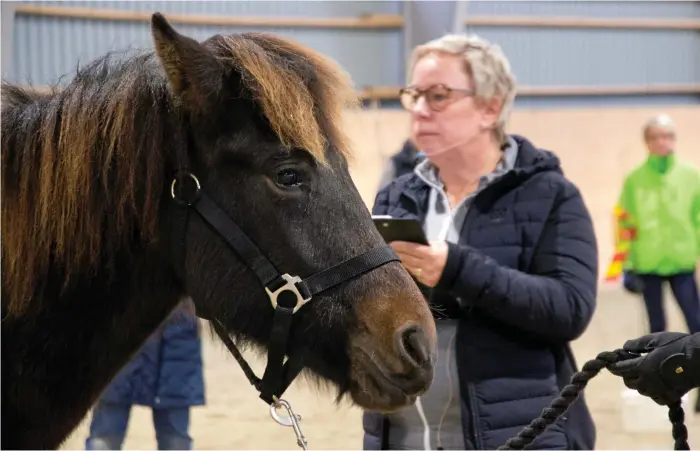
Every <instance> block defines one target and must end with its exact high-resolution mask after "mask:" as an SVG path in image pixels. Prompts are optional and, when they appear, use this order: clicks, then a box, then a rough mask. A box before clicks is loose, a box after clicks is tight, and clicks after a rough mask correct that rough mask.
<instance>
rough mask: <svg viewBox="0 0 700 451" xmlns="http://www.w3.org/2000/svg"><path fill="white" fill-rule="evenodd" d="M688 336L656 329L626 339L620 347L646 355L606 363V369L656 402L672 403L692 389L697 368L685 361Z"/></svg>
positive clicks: (662, 403) (687, 355)
mask: <svg viewBox="0 0 700 451" xmlns="http://www.w3.org/2000/svg"><path fill="white" fill-rule="evenodd" d="M690 337H691V335H689V334H683V333H678V332H657V333H654V334H649V335H645V336H643V337H640V338H637V339H636V340H628V341H627V342H625V345H624V346H623V349H624V350H625V351H627V352H630V353H634V354H642V353H648V354H646V355H643V356H639V357H636V358H633V359H630V360H624V361H621V362H617V363H613V364H610V365H608V367H607V368H608V370H610V372H611V373H613V374H615V375H617V376H620V377H622V378H623V379H624V381H625V385H626V386H627V387H629V388H631V389H634V390H637V391H638V392H639V393H640V394H641V395H644V396H648V397H650V398H651V399H653V400H654V401H655V402H656V403H657V404H660V405H662V406H663V405H670V404H673V403H674V402H678V401H680V399H681V397H683V395H685V394H686V393H687V392H688V391H690V390H691V389H692V388H694V381H697V375H696V374H695V372H697V371H700V368H694V367H693V365H691V364H690V361H689V360H688V358H689V353H688V352H687V351H688V344H689V343H690Z"/></svg>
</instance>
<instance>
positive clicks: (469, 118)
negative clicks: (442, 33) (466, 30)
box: [404, 53, 497, 157]
mask: <svg viewBox="0 0 700 451" xmlns="http://www.w3.org/2000/svg"><path fill="white" fill-rule="evenodd" d="M408 88H409V89H408V92H409V94H404V98H409V99H410V98H411V97H412V98H414V99H415V104H413V105H412V107H410V108H409V111H410V112H411V133H412V137H413V139H414V140H415V142H416V143H417V144H418V147H419V148H420V149H421V150H422V151H423V152H425V153H426V155H427V156H428V157H430V156H431V155H436V154H439V153H442V152H444V151H447V150H451V149H453V148H455V147H457V146H460V145H462V144H466V143H470V142H473V141H474V140H476V139H479V138H480V137H483V135H485V134H486V135H488V134H490V133H491V128H492V127H493V125H494V124H495V121H496V120H497V115H494V112H493V111H488V110H489V109H488V108H484V107H480V106H479V105H477V102H475V100H474V97H473V92H472V88H473V86H472V81H471V80H470V77H469V76H468V75H467V73H466V71H465V70H464V60H463V59H462V58H461V57H459V56H453V55H445V54H440V53H434V54H428V55H426V56H424V57H423V58H421V59H420V60H419V61H418V62H417V63H416V65H415V67H414V69H413V74H412V77H411V83H410V85H409V87H408ZM411 94H412V96H411ZM420 94H423V95H420Z"/></svg>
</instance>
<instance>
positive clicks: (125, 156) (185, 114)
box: [2, 14, 435, 449]
mask: <svg viewBox="0 0 700 451" xmlns="http://www.w3.org/2000/svg"><path fill="white" fill-rule="evenodd" d="M151 28H152V33H153V38H154V42H155V49H156V51H155V53H153V52H149V53H144V54H139V55H137V56H133V57H130V58H125V59H119V58H116V57H115V56H114V55H107V56H105V57H103V58H100V59H99V60H97V61H95V62H93V63H91V64H90V65H88V66H86V67H84V68H82V69H80V70H79V71H78V73H77V75H76V76H75V78H74V79H73V80H72V81H71V83H70V84H69V85H67V86H66V87H64V88H61V89H55V90H54V91H53V92H51V93H36V92H32V91H30V90H25V89H22V88H20V87H17V86H11V85H7V84H5V85H4V86H3V89H2V263H3V268H2V269H3V270H2V446H3V448H33V449H37V448H39V449H41V448H55V447H58V446H60V444H61V443H62V442H63V441H64V439H65V438H66V436H67V435H68V434H69V433H70V432H71V431H72V430H73V429H74V428H75V427H76V426H77V425H78V424H79V422H80V421H81V420H82V419H83V418H84V416H85V415H86V413H87V412H88V411H89V409H90V407H91V406H92V404H93V403H94V401H95V400H96V398H97V396H98V395H99V393H100V392H101V390H103V389H104V387H105V386H106V384H108V382H109V381H110V379H111V378H112V377H113V376H114V375H115V374H116V373H117V372H118V371H119V369H120V368H121V367H122V366H123V365H125V363H126V362H127V361H128V360H129V358H130V356H131V355H132V354H134V352H136V351H137V349H138V348H139V346H140V345H141V344H142V343H143V342H144V340H145V339H146V338H147V337H148V335H149V334H150V333H152V332H153V331H154V330H155V329H156V328H157V327H158V326H159V324H160V323H161V322H162V321H163V320H164V318H166V316H167V315H168V314H169V312H170V311H171V310H172V309H173V307H174V306H175V305H176V304H177V303H178V301H179V300H180V299H182V298H183V297H184V296H191V297H192V299H193V300H194V302H195V305H196V306H197V309H198V311H200V310H201V311H206V312H207V314H208V318H210V319H212V320H213V321H216V322H217V323H220V324H222V325H223V328H225V330H226V333H227V334H230V335H231V336H233V337H234V338H236V339H237V340H240V341H241V342H245V343H249V344H253V345H255V346H257V347H260V348H261V349H265V348H267V347H268V345H269V344H270V337H273V338H274V337H276V335H275V332H274V331H272V330H271V329H272V325H273V322H274V321H273V317H275V316H274V315H276V314H277V313H275V312H276V310H275V309H274V308H273V305H274V301H273V304H271V297H268V295H267V294H266V290H265V289H264V287H263V285H261V282H260V280H259V277H258V272H259V271H260V268H261V267H262V266H264V265H262V264H260V262H261V261H262V260H261V259H260V258H259V257H256V258H254V259H253V260H254V262H253V264H252V265H251V264H250V261H248V264H246V260H245V259H244V258H241V256H240V255H239V254H238V253H236V252H234V250H232V247H231V245H230V244H229V242H230V241H231V239H232V236H234V237H237V238H236V239H239V240H240V239H241V236H242V235H241V234H240V233H239V234H238V235H236V234H235V233H232V234H231V236H225V235H227V233H228V232H227V233H224V232H225V231H226V230H230V229H227V227H230V225H225V224H229V223H228V222H226V221H228V219H227V220H226V221H224V220H221V221H223V222H220V223H219V225H218V226H217V225H216V221H214V220H212V217H217V218H219V217H225V218H230V220H233V221H234V222H235V224H236V225H238V226H240V229H241V230H242V231H243V232H244V233H245V235H246V236H247V237H249V238H250V240H251V242H253V243H255V244H256V245H257V247H258V248H259V250H260V253H261V254H262V255H264V256H265V257H267V259H269V261H270V262H271V263H272V264H273V265H274V267H275V268H277V269H278V270H279V272H280V273H289V274H292V275H298V276H300V277H301V278H308V277H309V276H312V275H314V274H318V273H319V271H323V270H325V269H328V268H329V267H332V266H334V265H337V264H339V263H341V262H345V261H347V260H349V259H352V258H353V257H357V256H358V255H364V254H365V253H368V252H370V253H371V252H373V249H378V248H381V247H383V246H384V244H385V243H384V242H383V241H382V239H381V237H380V236H379V234H378V232H377V230H376V228H375V226H374V225H373V223H372V220H371V218H370V214H369V211H368V209H367V207H366V206H365V204H364V203H363V201H362V199H361V198H360V195H359V193H358V191H357V190H356V188H355V186H354V184H353V182H352V180H351V178H350V176H349V172H348V169H347V159H348V157H349V155H348V151H347V145H346V143H345V141H344V139H343V137H342V133H341V131H340V126H341V112H342V109H343V107H344V106H345V105H346V100H347V99H348V98H349V97H348V93H349V92H351V86H350V84H349V82H348V79H347V77H345V76H344V75H343V73H342V71H340V70H339V68H338V67H336V66H335V65H333V64H332V63H331V62H329V61H328V60H326V59H325V58H323V57H321V56H320V55H318V54H316V53H314V52H313V51H311V50H309V49H307V48H303V47H301V46H299V45H297V44H294V43H291V42H289V41H286V40H282V39H280V38H276V37H272V36H268V35H262V34H244V35H235V36H218V35H217V36H214V37H212V38H210V39H208V40H206V41H204V42H202V43H198V42H196V41H194V40H192V39H190V38H188V37H185V36H182V35H180V34H178V33H177V32H176V31H175V30H174V29H173V28H172V27H171V26H170V25H169V24H168V23H167V22H166V20H165V19H164V18H163V16H161V15H159V14H155V15H154V16H153V20H152V24H151ZM175 170H180V171H182V170H186V171H188V172H186V177H181V178H177V177H178V176H177V175H176V176H173V174H174V171H175ZM174 177H175V178H174ZM195 177H196V179H197V180H198V181H199V182H200V184H201V193H206V196H208V197H207V199H208V201H207V203H199V204H197V205H198V206H197V207H196V208H197V209H198V210H197V212H198V213H200V214H195V213H192V214H190V215H189V216H187V220H186V222H185V223H182V224H174V223H173V221H174V218H175V217H176V216H174V214H173V211H175V210H176V208H175V207H174V205H175V204H176V202H175V201H174V199H176V200H177V199H179V200H180V201H181V202H182V203H184V204H186V205H189V202H190V201H189V200H184V199H183V198H181V197H178V196H181V193H180V194H178V195H177V196H176V195H175V192H174V190H173V192H172V193H171V183H173V184H174V182H178V183H177V184H180V183H182V184H183V186H184V182H185V179H189V180H194V179H195ZM190 185H192V184H190ZM195 189H196V191H195V195H198V193H199V189H197V188H196V187H195ZM178 192H179V191H178ZM193 199H194V198H193ZM196 199H199V197H197V198H196ZM192 202H194V200H192ZM202 202H204V201H202ZM186 205H185V207H186ZM185 207H183V208H185ZM206 208H209V213H208V214H209V215H210V216H208V217H207V216H206V214H204V213H203V211H204V210H205V209H206ZM212 209H213V211H214V213H211V211H212ZM212 215H213V216H212ZM217 215H218V216H217ZM179 218H180V219H181V218H182V216H180V217H179ZM206 218H208V219H206ZM221 224H224V225H221ZM180 227H182V229H179V228H180ZM217 227H218V228H217ZM177 230H182V231H183V233H182V234H181V235H178V234H177V233H174V232H173V231H175V232H177ZM180 239H181V240H182V241H179V240H180ZM227 240H228V241H227ZM234 241H235V240H234ZM173 249H178V252H175V253H174V252H173ZM239 251H240V249H239ZM174 255H181V256H182V260H179V259H178V258H177V257H174ZM373 255H374V254H373ZM375 257H376V255H375ZM373 258H374V257H372V258H368V259H365V260H364V262H365V264H367V262H368V261H370V263H371V261H372V259H373ZM354 264H355V263H353V265H354ZM251 266H252V267H255V271H253V270H251ZM351 266H352V265H351ZM347 269H348V267H347V266H346V267H344V270H347ZM350 269H352V270H357V268H350ZM367 269H369V270H366V271H365V270H363V271H355V273H356V274H355V276H353V277H350V278H348V277H345V278H344V279H342V280H340V282H342V283H338V280H335V281H334V282H333V283H332V284H330V285H332V287H330V288H329V286H330V285H329V284H328V283H327V284H326V288H324V289H323V290H321V291H322V292H320V293H318V294H316V295H314V296H313V302H309V303H308V304H307V305H304V306H303V308H301V309H299V310H298V312H296V313H295V314H294V315H293V320H292V321H291V326H290V334H289V340H288V341H286V348H285V349H284V352H286V354H287V355H288V356H289V358H290V360H292V359H295V361H297V362H299V361H300V362H303V366H304V367H306V368H308V369H309V370H310V372H311V374H314V375H316V376H317V378H318V380H328V381H331V382H332V383H334V384H335V385H336V386H337V387H338V391H339V398H340V397H341V396H342V395H344V394H349V396H350V397H351V399H352V400H353V401H354V402H355V403H357V404H358V405H359V406H361V407H363V408H366V409H373V410H380V411H389V410H392V409H396V408H400V407H402V406H405V405H407V404H409V403H411V402H413V400H414V399H415V397H416V396H417V395H418V394H420V393H422V392H423V391H425V390H426V389H427V387H428V386H429V384H430V382H431V379H432V360H433V351H432V350H433V346H434V342H435V329H434V323H433V320H432V316H431V314H430V311H429V308H428V306H427V304H426V302H425V300H424V298H423V297H422V296H421V294H420V292H419V290H418V289H417V287H416V285H415V283H414V282H413V280H412V279H411V278H410V276H409V274H408V273H407V272H406V271H405V270H404V269H403V268H402V266H401V265H400V264H399V263H398V262H396V261H388V262H387V261H386V259H385V260H384V261H383V263H382V262H379V263H377V262H374V263H372V265H371V267H370V268H367ZM256 271H258V272H256ZM351 272H352V271H351ZM336 276H338V272H336V274H335V275H333V277H331V275H330V274H322V277H321V278H320V279H319V278H317V279H314V280H313V282H314V283H316V282H322V281H321V279H323V278H324V277H325V278H326V279H328V278H331V279H332V278H334V277H336ZM314 277H315V276H314ZM312 279H313V277H312ZM326 282H327V280H326ZM312 285H313V284H312V283H311V281H309V282H308V283H307V284H306V285H305V286H306V289H307V290H311V288H309V287H311V286H312ZM321 285H323V283H321ZM298 286H299V287H300V286H301V284H300V285H298ZM312 288H313V287H312ZM317 288H318V287H317ZM275 289H277V288H275ZM290 290H291V288H289V287H288V288H287V291H286V292H285V293H287V294H289V293H292V294H293V292H292V291H290ZM318 291H319V289H316V292H318ZM310 293H311V291H308V293H307V294H306V295H304V297H306V296H307V295H308V294H310ZM281 299H282V298H280V300H279V301H278V302H279V304H280V306H282V307H285V305H286V306H289V305H291V304H290V303H289V302H288V301H289V300H287V301H284V302H283V301H282V300H281ZM291 299H292V300H293V301H294V302H296V301H297V299H301V298H300V297H299V298H296V297H294V296H292V298H291ZM283 304H284V305H283ZM292 304H293V303H292ZM299 305H301V304H299ZM285 308H286V307H285ZM275 318H276V317H275ZM273 341H274V340H273ZM283 342H284V341H283ZM229 389H230V390H240V389H242V388H241V387H234V386H231V387H229ZM261 406H262V404H261Z"/></svg>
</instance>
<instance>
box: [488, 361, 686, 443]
mask: <svg viewBox="0 0 700 451" xmlns="http://www.w3.org/2000/svg"><path fill="white" fill-rule="evenodd" d="M635 357H638V355H636V354H630V353H629V352H627V351H624V350H622V349H618V350H616V351H612V352H610V351H606V352H601V353H600V354H598V356H597V357H596V358H595V359H593V360H589V361H588V362H586V364H585V365H583V368H582V369H581V371H579V372H578V373H575V374H574V375H573V377H572V378H571V383H570V384H569V385H567V386H566V387H564V389H563V390H562V391H561V393H560V394H559V396H558V397H557V398H554V400H552V402H551V403H550V405H549V407H545V408H544V410H542V414H540V416H539V418H536V419H535V420H533V421H532V422H531V423H530V425H529V426H525V427H524V428H523V429H522V430H521V431H520V432H519V433H518V435H516V436H515V437H513V438H511V439H508V440H507V441H506V443H505V444H504V445H503V446H501V447H499V448H498V449H499V450H511V449H525V447H527V446H528V445H530V444H532V442H533V441H534V440H535V439H536V438H537V437H538V436H539V435H540V434H542V433H543V432H544V431H545V429H547V428H548V427H549V426H550V425H552V424H553V423H554V422H555V421H557V420H558V419H559V418H560V417H561V416H562V415H564V414H565V413H566V411H567V410H568V409H569V407H571V404H573V403H574V401H576V399H578V396H579V394H580V393H581V392H582V391H583V389H584V388H586V385H588V382H589V381H590V380H591V379H593V378H594V377H596V376H597V375H598V373H600V371H601V370H602V369H603V368H605V367H606V366H608V365H610V364H611V363H616V362H620V361H622V360H628V359H632V358H635ZM668 418H669V420H670V421H671V424H672V426H673V427H672V430H671V433H672V435H673V440H674V444H673V449H674V450H689V449H690V447H689V446H688V429H687V428H686V427H685V412H683V408H682V407H681V403H680V401H679V402H677V403H674V404H672V405H670V406H669V412H668Z"/></svg>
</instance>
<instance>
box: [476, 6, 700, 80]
mask: <svg viewBox="0 0 700 451" xmlns="http://www.w3.org/2000/svg"><path fill="white" fill-rule="evenodd" d="M468 14H472V15H475V16H477V15H478V16H482V15H511V16H567V17H571V16H575V17H595V18H618V19H619V18H649V19H651V18H666V19H689V18H696V19H700V2H691V1H686V2H676V1H662V2H645V1H618V2H598V1H578V2H573V1H567V2H563V1H560V2H548V1H547V2H545V1H528V2H518V1H510V2H504V1H488V2H487V1H477V2H469V11H468ZM466 31H468V32H473V33H476V34H479V35H482V36H483V37H485V38H486V39H489V40H491V41H494V42H498V43H499V44H500V45H501V47H502V48H503V50H504V51H505V52H506V54H507V55H508V56H509V59H510V62H511V65H512V67H513V71H514V72H515V73H516V75H517V77H518V82H519V83H521V84H525V85H535V86H537V85H542V86H552V85H592V84H601V85H619V84H636V85H640V84H647V83H648V84H673V83H699V82H700V31H698V30H654V29H647V30H641V29H637V30H632V29H625V30H622V29H619V30H616V29H600V28H599V29H595V28H593V29H561V28H560V29H556V28H544V27H543V28H529V27H528V28H524V27H523V28H519V27H491V26H474V27H466Z"/></svg>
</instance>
